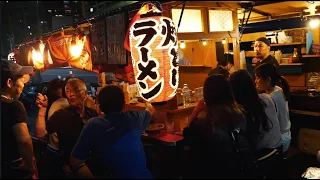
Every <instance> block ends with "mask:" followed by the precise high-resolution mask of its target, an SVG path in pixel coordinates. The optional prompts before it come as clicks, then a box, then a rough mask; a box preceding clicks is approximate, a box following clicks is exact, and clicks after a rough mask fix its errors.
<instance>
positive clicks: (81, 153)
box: [70, 120, 95, 179]
mask: <svg viewBox="0 0 320 180" xmlns="http://www.w3.org/2000/svg"><path fill="white" fill-rule="evenodd" d="M91 129H92V125H91V122H90V120H89V121H88V122H87V123H86V124H85V126H84V128H83V130H82V132H81V134H80V137H79V138H78V141H77V143H76V144H75V146H74V148H73V151H72V153H71V156H70V165H71V167H72V171H73V172H74V173H76V174H77V175H78V176H79V177H80V178H86V179H94V178H95V177H94V176H93V174H92V172H91V171H90V169H89V168H88V166H87V165H86V163H85V162H86V160H87V159H88V158H89V153H90V151H91V148H92V136H93V134H94V132H93V131H92V130H91Z"/></svg>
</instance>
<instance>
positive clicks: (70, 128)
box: [47, 106, 98, 164]
mask: <svg viewBox="0 0 320 180" xmlns="http://www.w3.org/2000/svg"><path fill="white" fill-rule="evenodd" d="M85 114H86V117H87V118H86V119H87V120H88V119H90V118H92V117H96V116H98V114H97V112H96V111H95V110H94V109H91V108H87V107H85ZM83 126H84V123H83V121H82V119H81V117H80V114H79V113H78V112H77V111H76V108H74V107H72V106H69V107H67V108H64V109H60V110H58V111H56V112H55V113H53V115H52V116H51V117H50V118H49V120H48V122H47V131H48V133H57V135H58V138H59V151H60V152H62V153H63V161H64V163H65V164H68V162H69V158H70V154H71V152H72V149H73V147H74V145H75V144H76V142H77V140H78V138H79V136H80V134H81V131H82V129H83Z"/></svg>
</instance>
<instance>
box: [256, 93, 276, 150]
mask: <svg viewBox="0 0 320 180" xmlns="http://www.w3.org/2000/svg"><path fill="white" fill-rule="evenodd" d="M259 97H260V99H261V100H262V101H263V102H264V103H265V104H266V107H265V109H264V111H265V113H266V115H267V117H268V118H269V121H268V127H271V129H270V130H269V131H264V130H263V129H262V127H261V129H260V135H259V137H258V139H257V149H261V148H277V147H279V146H280V145H281V144H282V141H281V132H280V125H279V121H278V117H277V113H276V107H275V105H274V102H273V100H272V99H271V97H270V96H268V95H267V94H265V93H263V94H259Z"/></svg>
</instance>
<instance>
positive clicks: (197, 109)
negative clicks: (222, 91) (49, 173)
mask: <svg viewBox="0 0 320 180" xmlns="http://www.w3.org/2000/svg"><path fill="white" fill-rule="evenodd" d="M204 109H205V102H204V99H203V98H202V99H201V100H200V101H199V102H198V104H197V106H196V107H195V108H194V109H193V111H192V114H191V116H190V118H189V123H188V126H190V124H191V123H192V121H193V120H194V119H196V118H197V116H198V114H199V113H200V112H201V111H203V110H204Z"/></svg>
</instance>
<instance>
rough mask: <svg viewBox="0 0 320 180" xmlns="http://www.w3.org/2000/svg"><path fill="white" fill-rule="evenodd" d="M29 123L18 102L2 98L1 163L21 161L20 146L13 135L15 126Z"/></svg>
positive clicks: (21, 105) (22, 107)
mask: <svg viewBox="0 0 320 180" xmlns="http://www.w3.org/2000/svg"><path fill="white" fill-rule="evenodd" d="M18 123H28V116H27V112H26V110H25V108H24V106H23V104H22V103H21V102H20V101H18V100H10V99H6V98H4V97H1V133H2V134H1V146H2V147H1V158H2V159H1V161H2V162H11V161H13V160H16V159H19V158H20V154H19V152H18V144H17V141H16V137H15V135H14V133H13V129H12V128H13V126H14V125H16V124H18Z"/></svg>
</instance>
